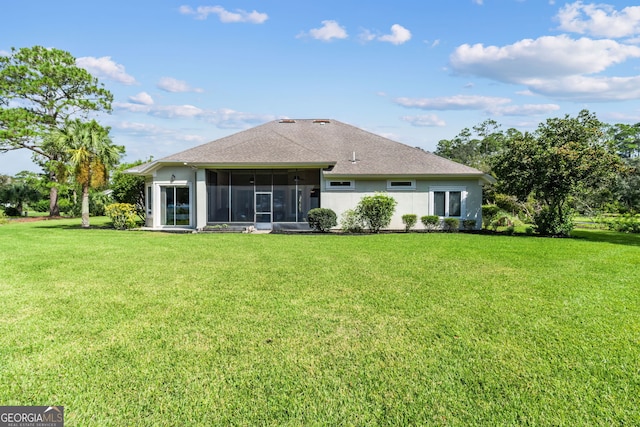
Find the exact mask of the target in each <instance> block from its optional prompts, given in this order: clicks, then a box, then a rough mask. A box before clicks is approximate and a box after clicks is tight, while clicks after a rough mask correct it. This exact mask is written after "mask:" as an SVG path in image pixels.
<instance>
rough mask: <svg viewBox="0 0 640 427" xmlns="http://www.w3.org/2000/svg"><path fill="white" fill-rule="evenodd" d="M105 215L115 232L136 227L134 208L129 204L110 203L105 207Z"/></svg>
mask: <svg viewBox="0 0 640 427" xmlns="http://www.w3.org/2000/svg"><path fill="white" fill-rule="evenodd" d="M105 213H106V214H107V216H108V217H109V218H111V222H112V223H113V227H114V228H116V229H117V230H126V229H129V228H133V227H135V226H136V217H137V215H136V207H135V206H134V205H132V204H130V203H112V204H110V205H108V206H106V207H105Z"/></svg>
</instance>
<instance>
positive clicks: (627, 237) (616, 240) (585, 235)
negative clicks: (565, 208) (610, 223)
mask: <svg viewBox="0 0 640 427" xmlns="http://www.w3.org/2000/svg"><path fill="white" fill-rule="evenodd" d="M571 235H572V237H573V238H575V239H584V240H590V241H592V242H605V243H613V244H616V245H627V246H640V234H629V233H620V232H617V231H608V230H573V231H572V232H571Z"/></svg>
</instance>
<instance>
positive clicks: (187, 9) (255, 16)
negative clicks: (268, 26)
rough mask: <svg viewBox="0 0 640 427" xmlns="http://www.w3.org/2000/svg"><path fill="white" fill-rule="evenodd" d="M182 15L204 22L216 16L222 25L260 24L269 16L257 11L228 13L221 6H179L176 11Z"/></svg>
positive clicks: (240, 10) (237, 10)
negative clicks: (211, 16)
mask: <svg viewBox="0 0 640 427" xmlns="http://www.w3.org/2000/svg"><path fill="white" fill-rule="evenodd" d="M178 10H179V11H180V13H181V14H183V15H195V18H196V19H200V20H204V19H207V18H208V17H209V15H212V14H213V15H217V16H218V19H220V22H222V23H224V24H230V23H249V24H262V23H264V22H265V21H266V20H267V19H269V15H267V14H266V13H260V12H257V11H255V10H254V11H252V12H247V11H246V10H242V9H236V10H235V11H234V12H229V11H228V10H226V9H225V8H223V7H222V6H198V7H197V8H195V9H193V8H192V7H191V6H186V5H184V6H180V8H179V9H178Z"/></svg>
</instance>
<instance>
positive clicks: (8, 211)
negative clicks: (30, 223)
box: [4, 206, 22, 216]
mask: <svg viewBox="0 0 640 427" xmlns="http://www.w3.org/2000/svg"><path fill="white" fill-rule="evenodd" d="M4 213H5V215H6V216H22V212H20V210H19V209H18V208H16V207H15V206H7V207H6V208H4Z"/></svg>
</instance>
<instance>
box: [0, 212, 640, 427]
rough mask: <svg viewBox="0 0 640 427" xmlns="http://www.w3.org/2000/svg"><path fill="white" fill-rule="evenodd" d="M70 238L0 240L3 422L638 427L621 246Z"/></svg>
mask: <svg viewBox="0 0 640 427" xmlns="http://www.w3.org/2000/svg"><path fill="white" fill-rule="evenodd" d="M74 221H75V222H74ZM77 222H78V220H60V221H55V222H53V221H46V222H37V223H21V224H17V223H16V224H13V223H12V224H8V225H3V226H2V227H0V266H1V269H0V271H1V272H0V292H1V295H0V312H1V313H2V316H1V317H0V402H2V404H3V405H42V404H55V405H63V406H65V418H66V421H67V424H68V425H114V426H118V425H167V426H169V425H363V426H364V425H436V426H438V425H443V426H445V425H446V426H451V425H460V426H462V425H464V426H469V425H471V426H473V425H478V426H480V425H528V424H529V425H567V426H568V425H572V426H573V425H640V413H639V409H638V408H639V407H640V398H639V397H638V396H640V359H639V358H640V356H639V352H638V348H639V345H640V302H639V298H638V295H639V290H640V289H639V286H640V285H639V284H640V273H639V272H640V268H639V267H640V265H639V264H640V249H639V247H640V246H639V245H640V240H639V239H638V236H627V235H621V234H616V233H610V232H603V231H584V232H578V234H580V236H581V238H579V239H542V238H526V237H508V236H484V235H475V234H462V233H460V234H437V233H432V234H422V233H420V234H417V233H416V234H383V235H365V236H349V237H347V236H335V235H246V234H215V235H211V234H206V235H205V234H186V235H177V234H164V233H144V232H119V231H114V230H108V229H93V230H89V231H87V230H80V229H79V224H76V223H77ZM92 224H99V220H97V221H92Z"/></svg>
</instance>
